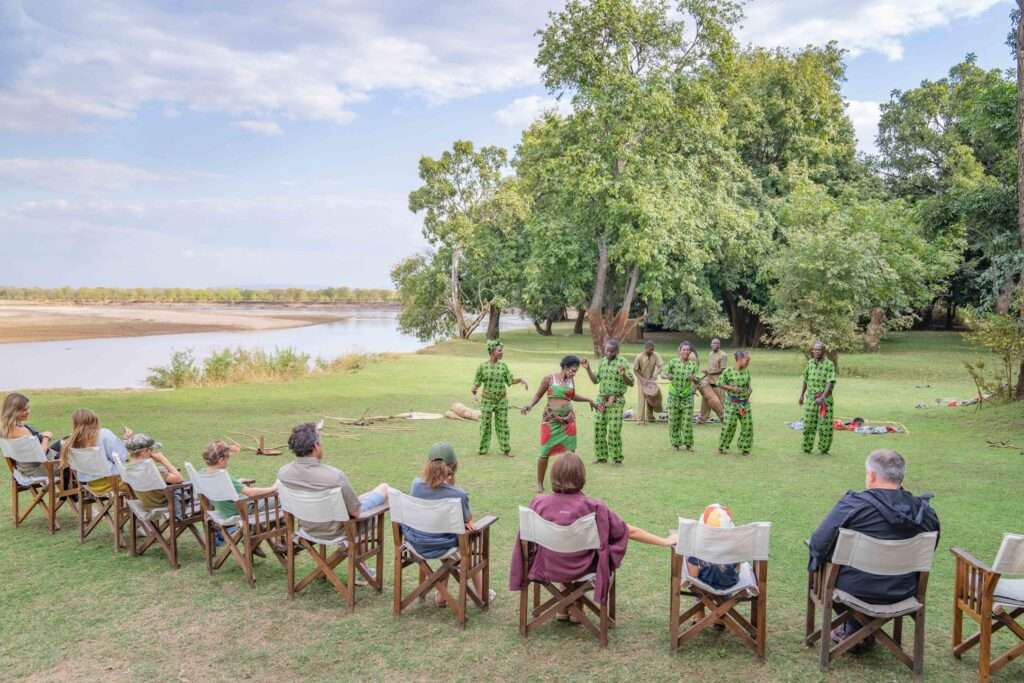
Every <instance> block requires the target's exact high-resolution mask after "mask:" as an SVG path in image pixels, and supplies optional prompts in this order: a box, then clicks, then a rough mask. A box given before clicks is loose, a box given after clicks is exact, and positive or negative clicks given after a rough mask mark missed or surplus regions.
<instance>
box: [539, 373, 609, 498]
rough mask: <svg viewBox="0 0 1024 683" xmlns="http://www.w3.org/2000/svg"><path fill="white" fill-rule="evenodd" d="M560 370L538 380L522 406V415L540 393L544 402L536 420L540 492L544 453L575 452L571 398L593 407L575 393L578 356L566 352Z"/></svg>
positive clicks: (544, 461) (547, 454)
mask: <svg viewBox="0 0 1024 683" xmlns="http://www.w3.org/2000/svg"><path fill="white" fill-rule="evenodd" d="M561 367H562V369H561V371H559V372H556V373H554V374H552V375H548V376H547V377H545V378H544V379H543V380H541V383H540V387H539V388H538V389H537V393H536V394H535V395H534V397H533V400H532V401H530V403H529V405H527V406H525V407H524V408H523V409H522V411H521V412H522V413H523V415H526V414H527V413H529V412H530V409H532V408H533V407H534V406H535V405H537V402H538V401H540V399H541V398H543V397H544V395H545V394H546V395H547V398H548V404H547V406H545V408H544V417H543V418H542V420H541V423H540V457H539V458H538V459H537V492H538V493H543V492H544V476H545V475H546V474H547V471H548V457H549V456H552V455H558V454H559V453H569V452H575V450H576V413H575V412H574V411H573V409H572V403H573V401H577V402H580V403H589V404H590V407H591V408H597V404H595V403H594V402H593V401H592V400H590V399H589V398H587V397H585V396H580V395H579V394H577V393H576V382H575V380H574V379H573V378H574V377H576V372H577V371H578V370H579V369H580V359H579V358H578V357H576V356H566V357H565V358H563V359H562V362H561Z"/></svg>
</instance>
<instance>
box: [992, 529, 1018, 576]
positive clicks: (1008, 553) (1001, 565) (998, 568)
mask: <svg viewBox="0 0 1024 683" xmlns="http://www.w3.org/2000/svg"><path fill="white" fill-rule="evenodd" d="M992 571H994V572H998V573H999V574H1009V575H1011V576H1013V575H1015V574H1024V534H1004V535H1003V542H1002V543H1001V544H1000V546H999V552H998V553H996V561H995V562H993V563H992Z"/></svg>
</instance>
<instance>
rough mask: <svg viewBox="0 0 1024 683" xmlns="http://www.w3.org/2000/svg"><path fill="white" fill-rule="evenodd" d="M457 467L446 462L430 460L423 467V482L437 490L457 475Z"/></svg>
mask: <svg viewBox="0 0 1024 683" xmlns="http://www.w3.org/2000/svg"><path fill="white" fill-rule="evenodd" d="M457 467H458V466H457V465H449V464H448V463H446V462H445V461H444V460H428V461H427V464H426V465H424V466H423V481H424V482H426V484H427V486H429V487H430V488H432V489H436V488H438V487H439V486H442V485H443V484H447V483H448V479H449V478H451V476H452V475H454V474H455V470H456V469H457Z"/></svg>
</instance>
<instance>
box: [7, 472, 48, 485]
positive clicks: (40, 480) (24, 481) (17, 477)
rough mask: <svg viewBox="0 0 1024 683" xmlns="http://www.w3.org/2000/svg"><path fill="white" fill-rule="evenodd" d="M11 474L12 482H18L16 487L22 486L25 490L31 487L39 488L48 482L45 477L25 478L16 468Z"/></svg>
mask: <svg viewBox="0 0 1024 683" xmlns="http://www.w3.org/2000/svg"><path fill="white" fill-rule="evenodd" d="M11 474H12V475H13V476H14V481H16V482H18V486H24V487H25V488H29V487H32V486H40V485H42V484H46V483H47V482H48V481H49V478H48V477H45V476H44V477H29V476H26V475H24V474H22V472H21V471H20V470H19V469H18V468H14V469H13V470H11Z"/></svg>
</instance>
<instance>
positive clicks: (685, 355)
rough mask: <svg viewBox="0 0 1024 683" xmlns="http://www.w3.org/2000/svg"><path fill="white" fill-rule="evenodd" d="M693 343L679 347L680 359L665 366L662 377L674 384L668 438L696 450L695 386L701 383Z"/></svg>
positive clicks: (670, 400)
mask: <svg viewBox="0 0 1024 683" xmlns="http://www.w3.org/2000/svg"><path fill="white" fill-rule="evenodd" d="M699 373H700V371H699V369H698V367H697V361H695V360H694V359H693V353H692V351H691V349H690V342H683V343H682V344H680V345H679V357H678V358H673V359H672V360H670V361H669V362H668V364H667V365H665V369H664V370H662V372H661V376H662V377H664V378H666V379H667V380H669V381H670V382H671V383H672V384H671V386H670V387H669V392H668V435H669V440H670V441H671V442H672V447H673V448H675V449H676V450H679V448H680V447H681V446H686V450H688V451H689V450H693V385H694V383H695V382H697V381H699V380H700V374H699Z"/></svg>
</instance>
